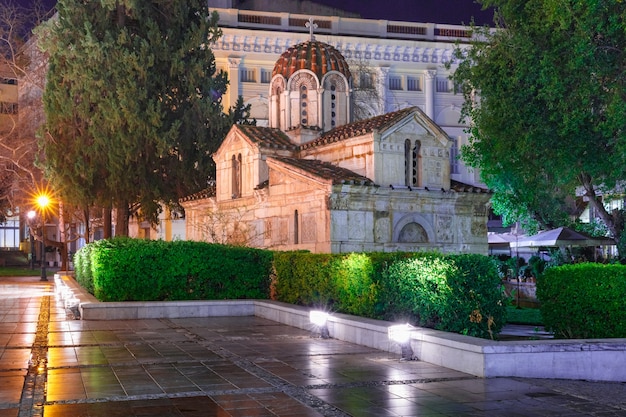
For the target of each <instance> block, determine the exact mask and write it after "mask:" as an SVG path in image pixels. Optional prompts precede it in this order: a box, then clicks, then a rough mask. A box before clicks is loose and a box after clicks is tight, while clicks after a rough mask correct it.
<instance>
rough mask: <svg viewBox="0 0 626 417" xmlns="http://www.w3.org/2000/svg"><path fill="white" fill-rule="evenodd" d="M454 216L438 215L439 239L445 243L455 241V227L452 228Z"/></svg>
mask: <svg viewBox="0 0 626 417" xmlns="http://www.w3.org/2000/svg"><path fill="white" fill-rule="evenodd" d="M452 224H453V223H452V216H447V215H441V214H439V215H437V217H436V225H437V240H438V241H439V242H443V243H450V242H452V241H453V237H454V229H453V228H452Z"/></svg>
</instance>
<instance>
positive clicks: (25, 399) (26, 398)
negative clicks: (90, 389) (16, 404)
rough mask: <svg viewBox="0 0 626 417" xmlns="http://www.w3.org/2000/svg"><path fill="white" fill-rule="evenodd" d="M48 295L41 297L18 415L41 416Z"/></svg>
mask: <svg viewBox="0 0 626 417" xmlns="http://www.w3.org/2000/svg"><path fill="white" fill-rule="evenodd" d="M51 298H52V297H51V296H50V295H45V296H43V297H42V299H41V304H40V307H39V318H38V319H37V332H36V334H35V341H34V342H33V346H32V348H31V357H30V360H29V364H28V373H27V375H26V377H25V378H24V386H23V388H22V396H21V398H20V408H19V414H18V417H43V410H44V407H43V406H44V404H45V402H46V382H47V375H48V327H49V324H50V299H51Z"/></svg>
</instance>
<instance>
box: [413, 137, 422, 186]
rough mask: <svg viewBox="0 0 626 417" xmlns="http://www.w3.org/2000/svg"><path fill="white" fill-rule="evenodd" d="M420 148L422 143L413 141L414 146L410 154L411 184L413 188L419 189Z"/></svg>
mask: <svg viewBox="0 0 626 417" xmlns="http://www.w3.org/2000/svg"><path fill="white" fill-rule="evenodd" d="M421 147H422V143H421V142H420V141H419V140H418V141H415V146H414V147H413V153H412V155H411V156H412V157H413V161H412V162H413V163H412V168H413V172H412V174H413V175H412V183H413V186H415V187H419V186H420V185H421V184H420V169H421V165H422V164H421V158H422V156H421V155H420V149H421Z"/></svg>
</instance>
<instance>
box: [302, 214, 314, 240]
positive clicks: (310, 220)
mask: <svg viewBox="0 0 626 417" xmlns="http://www.w3.org/2000/svg"><path fill="white" fill-rule="evenodd" d="M316 227H317V223H316V222H315V213H307V214H303V215H302V243H315V241H316V238H317V233H316Z"/></svg>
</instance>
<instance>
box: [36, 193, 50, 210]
mask: <svg viewBox="0 0 626 417" xmlns="http://www.w3.org/2000/svg"><path fill="white" fill-rule="evenodd" d="M36 201H37V205H38V206H39V208H41V209H45V208H46V207H48V204H50V197H48V196H47V195H45V194H41V195H38V196H37V200H36Z"/></svg>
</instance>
